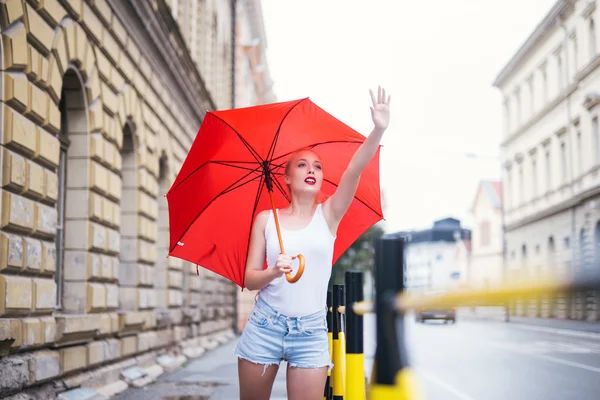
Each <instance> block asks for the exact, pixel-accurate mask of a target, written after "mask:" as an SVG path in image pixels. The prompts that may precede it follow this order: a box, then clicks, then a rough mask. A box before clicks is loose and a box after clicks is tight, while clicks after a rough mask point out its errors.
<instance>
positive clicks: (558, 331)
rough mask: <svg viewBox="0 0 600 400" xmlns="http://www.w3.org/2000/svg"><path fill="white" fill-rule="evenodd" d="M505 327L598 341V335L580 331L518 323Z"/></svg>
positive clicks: (599, 336)
mask: <svg viewBox="0 0 600 400" xmlns="http://www.w3.org/2000/svg"><path fill="white" fill-rule="evenodd" d="M507 326H513V327H515V328H519V329H524V330H529V331H535V332H544V333H554V334H556V335H563V336H572V337H578V338H583V339H595V340H600V333H596V332H581V331H575V330H572V329H560V328H549V327H546V326H532V325H525V324H520V323H518V322H515V323H510V325H507Z"/></svg>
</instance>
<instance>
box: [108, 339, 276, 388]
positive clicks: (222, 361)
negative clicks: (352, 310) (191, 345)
mask: <svg viewBox="0 0 600 400" xmlns="http://www.w3.org/2000/svg"><path fill="white" fill-rule="evenodd" d="M236 344H237V338H236V339H234V340H232V341H230V342H229V343H226V344H224V345H222V346H219V347H217V348H216V349H214V350H211V351H208V352H207V353H205V354H204V355H202V356H201V357H200V358H198V359H196V360H194V361H191V362H189V363H188V364H186V365H184V366H183V367H182V368H180V369H179V370H177V371H174V372H171V373H166V374H163V375H162V376H160V377H159V378H158V379H157V380H156V382H154V383H152V384H150V385H148V386H146V387H144V388H139V389H133V388H132V389H129V390H127V391H125V392H123V393H121V394H120V395H119V396H116V397H114V399H119V400H176V399H180V400H184V399H194V400H232V399H237V398H239V387H238V370H237V359H236V358H235V357H234V356H233V352H234V350H235V346H236ZM286 366H287V365H286V363H282V364H281V366H280V367H279V372H278V374H277V379H276V380H275V384H274V385H273V392H272V394H271V400H284V399H286V398H287V396H286V389H285V370H286ZM190 396H191V397H190Z"/></svg>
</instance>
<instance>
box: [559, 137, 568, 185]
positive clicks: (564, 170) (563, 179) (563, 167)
mask: <svg viewBox="0 0 600 400" xmlns="http://www.w3.org/2000/svg"><path fill="white" fill-rule="evenodd" d="M560 165H561V168H560V171H561V174H560V177H561V182H562V183H563V184H564V183H567V144H566V143H565V142H562V143H561V144H560Z"/></svg>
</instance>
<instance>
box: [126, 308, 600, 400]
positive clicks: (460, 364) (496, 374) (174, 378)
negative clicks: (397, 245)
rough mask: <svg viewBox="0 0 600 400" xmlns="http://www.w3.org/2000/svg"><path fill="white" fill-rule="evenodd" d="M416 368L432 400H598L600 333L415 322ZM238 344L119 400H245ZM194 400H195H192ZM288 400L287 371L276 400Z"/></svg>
mask: <svg viewBox="0 0 600 400" xmlns="http://www.w3.org/2000/svg"><path fill="white" fill-rule="evenodd" d="M374 328H375V327H374V320H373V317H372V316H366V317H365V361H366V365H365V370H366V371H367V375H368V372H369V371H371V366H372V364H371V363H372V356H373V354H374V350H375V342H374V338H375V335H374V332H375V330H374ZM407 339H408V347H409V349H410V354H409V357H410V360H411V363H412V365H413V369H414V370H415V372H416V377H417V379H418V384H419V386H420V388H421V391H422V393H423V395H424V400H506V399H511V400H598V399H599V398H600V397H599V396H600V395H599V393H600V333H593V332H583V331H575V330H564V329H555V328H551V327H547V326H535V325H524V324H518V323H510V324H505V323H503V322H500V321H487V320H476V319H475V320H467V319H459V320H458V322H457V323H456V325H453V324H448V325H446V324H442V323H437V322H428V323H426V324H417V323H415V322H414V319H413V318H412V317H407ZM235 345H236V341H235V340H234V341H233V342H231V343H229V344H226V345H224V346H222V347H220V348H217V349H215V350H212V351H209V352H208V353H206V354H205V355H203V356H202V357H200V358H199V359H197V360H194V361H192V362H190V363H188V364H187V365H186V366H185V367H184V368H182V369H181V370H179V371H175V372H172V373H167V374H164V375H163V376H161V377H160V378H159V379H158V381H157V382H155V383H154V384H151V385H149V386H147V387H145V388H140V389H129V390H127V391H126V392H124V393H122V394H121V395H119V396H117V397H116V398H117V399H125V400H137V399H144V400H152V399H160V400H166V399H172V400H175V399H182V400H183V399H197V400H200V399H211V400H220V399H227V400H233V399H236V398H239V397H238V396H239V394H238V387H237V361H236V359H235V358H234V357H233V351H234V348H235ZM187 396H192V397H187ZM271 399H272V400H282V399H286V395H285V363H284V364H282V368H280V371H279V374H278V377H277V381H276V383H275V387H274V390H273V394H272V397H271Z"/></svg>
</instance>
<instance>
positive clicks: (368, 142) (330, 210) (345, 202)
mask: <svg viewBox="0 0 600 400" xmlns="http://www.w3.org/2000/svg"><path fill="white" fill-rule="evenodd" d="M369 93H370V94H371V100H372V102H373V106H372V107H371V117H372V119H373V124H374V125H375V126H374V127H373V131H372V132H371V134H370V135H369V136H368V137H367V138H366V139H365V141H364V142H363V144H362V145H361V146H360V147H359V148H358V150H356V153H354V156H353V157H352V159H351V160H350V163H349V164H348V167H347V168H346V171H345V172H344V174H343V175H342V178H341V179H340V183H339V185H338V187H337V189H336V191H335V193H334V194H333V195H332V196H331V197H330V198H329V199H328V200H327V201H326V202H325V204H324V207H325V209H326V213H327V215H328V217H329V218H328V220H329V221H328V222H329V225H330V227H331V228H332V230H337V226H338V225H339V223H340V221H341V220H342V218H343V217H344V214H345V213H346V211H348V208H349V207H350V204H351V203H352V199H353V198H354V194H355V193H356V189H357V188H358V182H359V181H360V176H361V174H362V172H363V170H364V169H365V167H366V166H367V165H368V164H369V162H370V161H371V159H372V158H373V156H374V155H375V153H376V152H377V148H378V147H379V143H380V141H381V137H382V136H383V133H384V132H385V130H386V129H387V127H388V125H389V122H390V107H389V106H390V96H389V95H388V96H387V97H386V93H385V89H382V88H381V87H379V88H378V90H377V98H375V95H374V94H373V91H372V90H369Z"/></svg>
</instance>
